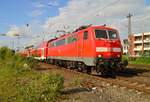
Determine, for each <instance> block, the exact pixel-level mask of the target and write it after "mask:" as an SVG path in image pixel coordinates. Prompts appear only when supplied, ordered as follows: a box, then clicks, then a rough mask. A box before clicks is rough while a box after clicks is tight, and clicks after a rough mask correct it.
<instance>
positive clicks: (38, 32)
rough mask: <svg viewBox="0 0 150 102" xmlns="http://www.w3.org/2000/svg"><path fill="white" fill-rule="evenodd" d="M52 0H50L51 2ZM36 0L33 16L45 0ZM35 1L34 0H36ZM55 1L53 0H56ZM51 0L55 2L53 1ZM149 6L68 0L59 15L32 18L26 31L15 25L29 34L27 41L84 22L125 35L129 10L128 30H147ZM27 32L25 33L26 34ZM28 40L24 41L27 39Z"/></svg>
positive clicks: (135, 1) (138, 1) (139, 0)
mask: <svg viewBox="0 0 150 102" xmlns="http://www.w3.org/2000/svg"><path fill="white" fill-rule="evenodd" d="M53 1H55V0H52V4H55V3H54V2H53ZM38 2H40V4H36V6H35V7H34V11H33V12H32V14H33V16H39V15H42V12H46V11H40V10H43V8H45V6H46V5H47V4H50V2H51V1H50V2H47V3H45V2H44V1H41V0H38ZM36 3H37V2H36ZM56 4H57V3H56ZM56 4H55V5H56ZM149 12H150V6H149V5H145V4H144V1H143V0H105V1H104V0H94V2H93V1H92V0H69V1H68V3H67V5H66V6H64V7H61V8H59V15H58V16H55V17H50V18H49V19H47V20H46V21H44V22H38V21H33V22H31V23H30V30H29V31H30V33H29V31H27V29H26V27H23V26H22V27H19V31H20V30H21V31H23V29H24V32H26V33H24V35H30V36H31V35H32V36H33V37H36V36H41V37H38V38H34V40H33V38H32V37H31V38H30V41H31V42H35V41H37V42H39V41H42V38H43V37H44V36H45V38H46V39H50V38H52V37H55V36H56V35H57V33H56V31H57V30H66V31H73V30H74V29H76V28H77V27H79V26H81V25H86V24H93V25H103V24H107V25H108V26H111V27H114V28H116V29H118V30H119V32H120V35H121V38H122V39H124V38H127V35H128V34H127V33H128V31H127V25H128V20H127V17H126V16H127V15H128V14H129V13H131V14H133V17H132V32H133V33H139V32H148V31H150V30H149V26H150V22H148V21H149V20H150V13H149ZM43 32H44V33H43ZM27 33H29V34H27ZM30 41H29V40H28V43H29V42H30Z"/></svg>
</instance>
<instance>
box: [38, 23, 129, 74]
mask: <svg viewBox="0 0 150 102" xmlns="http://www.w3.org/2000/svg"><path fill="white" fill-rule="evenodd" d="M36 54H37V55H38V56H39V59H45V60H46V61H47V62H48V63H51V64H56V65H59V66H63V67H67V68H71V69H78V70H79V71H82V72H87V73H91V71H92V69H93V70H94V69H95V70H96V72H97V73H101V74H102V75H107V74H110V73H111V74H115V72H116V71H117V70H120V69H121V68H122V67H123V63H122V62H121V57H122V46H121V41H120V38H119V33H118V31H117V30H116V29H113V28H110V27H106V26H91V25H90V26H82V27H80V28H78V29H77V30H76V31H74V32H73V33H71V34H65V35H62V36H61V37H59V38H56V39H51V40H49V41H47V42H44V43H43V44H42V45H41V46H40V47H38V48H37V52H36ZM126 64H127V63H126Z"/></svg>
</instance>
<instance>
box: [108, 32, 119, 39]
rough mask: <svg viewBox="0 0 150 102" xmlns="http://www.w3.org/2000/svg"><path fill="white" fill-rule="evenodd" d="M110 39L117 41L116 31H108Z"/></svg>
mask: <svg viewBox="0 0 150 102" xmlns="http://www.w3.org/2000/svg"><path fill="white" fill-rule="evenodd" d="M108 36H109V39H117V34H116V32H114V31H108Z"/></svg>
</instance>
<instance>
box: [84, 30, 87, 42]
mask: <svg viewBox="0 0 150 102" xmlns="http://www.w3.org/2000/svg"><path fill="white" fill-rule="evenodd" d="M83 39H84V40H87V39H88V31H85V32H84V36H83Z"/></svg>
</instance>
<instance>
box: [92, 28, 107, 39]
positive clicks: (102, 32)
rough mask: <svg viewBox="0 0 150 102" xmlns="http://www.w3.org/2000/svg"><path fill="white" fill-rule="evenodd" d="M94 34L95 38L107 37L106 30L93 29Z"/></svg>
mask: <svg viewBox="0 0 150 102" xmlns="http://www.w3.org/2000/svg"><path fill="white" fill-rule="evenodd" d="M95 36H96V38H103V39H107V38H108V37H107V32H106V30H95Z"/></svg>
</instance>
